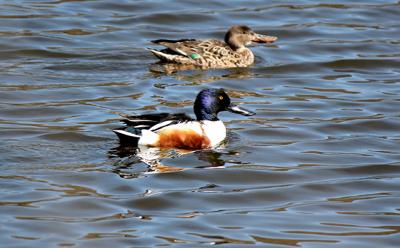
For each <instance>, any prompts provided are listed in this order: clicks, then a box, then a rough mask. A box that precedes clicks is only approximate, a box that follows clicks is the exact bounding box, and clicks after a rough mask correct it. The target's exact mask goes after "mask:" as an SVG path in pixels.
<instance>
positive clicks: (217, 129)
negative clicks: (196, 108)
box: [203, 121, 226, 147]
mask: <svg viewBox="0 0 400 248" xmlns="http://www.w3.org/2000/svg"><path fill="white" fill-rule="evenodd" d="M203 131H204V134H205V135H206V136H207V137H208V139H209V140H210V142H211V146H212V147H213V146H216V145H218V144H219V143H221V142H222V141H224V139H225V138H226V128H225V125H224V123H223V122H222V121H203Z"/></svg>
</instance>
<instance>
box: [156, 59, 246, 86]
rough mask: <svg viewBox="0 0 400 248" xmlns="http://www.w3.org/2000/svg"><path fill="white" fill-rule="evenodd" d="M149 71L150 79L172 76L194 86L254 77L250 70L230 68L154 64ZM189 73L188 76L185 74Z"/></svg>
mask: <svg viewBox="0 0 400 248" xmlns="http://www.w3.org/2000/svg"><path fill="white" fill-rule="evenodd" d="M149 71H150V73H151V76H152V77H155V76H156V75H160V74H167V75H172V76H174V77H175V78H176V79H178V80H181V81H188V82H191V83H194V84H200V83H210V82H214V81H218V80H223V79H247V78H252V77H254V75H253V72H252V71H251V69H250V68H246V67H240V68H230V69H222V70H208V71H205V70H202V69H201V68H199V67H197V66H193V65H181V64H164V63H160V62H157V63H154V64H152V65H150V67H149ZM188 71H190V73H189V74H185V72H188Z"/></svg>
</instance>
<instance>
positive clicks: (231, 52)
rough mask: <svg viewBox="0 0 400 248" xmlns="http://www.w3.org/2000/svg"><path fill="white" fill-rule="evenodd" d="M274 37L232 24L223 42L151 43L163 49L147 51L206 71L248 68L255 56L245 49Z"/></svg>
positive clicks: (187, 40)
mask: <svg viewBox="0 0 400 248" xmlns="http://www.w3.org/2000/svg"><path fill="white" fill-rule="evenodd" d="M276 40H277V37H273V36H267V35H261V34H257V33H255V32H254V31H253V30H252V29H251V28H249V27H247V26H239V25H235V26H232V27H231V28H229V30H228V32H227V33H226V34H225V41H221V40H215V39H208V40H195V39H180V40H165V39H160V40H154V41H152V42H153V43H155V44H158V45H162V46H165V47H166V48H165V49H163V50H155V49H149V50H150V51H151V52H152V53H153V54H154V55H155V56H156V57H158V58H159V59H160V60H161V61H163V62H168V63H176V64H181V65H193V66H198V67H201V68H203V69H206V68H232V67H247V66H249V65H251V64H253V63H254V55H253V53H252V52H251V50H250V49H249V48H247V47H246V46H248V45H250V44H251V43H252V42H257V43H272V42H274V41H276Z"/></svg>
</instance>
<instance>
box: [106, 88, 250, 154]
mask: <svg viewBox="0 0 400 248" xmlns="http://www.w3.org/2000/svg"><path fill="white" fill-rule="evenodd" d="M193 110H194V113H195V115H196V119H192V118H191V117H190V116H188V115H186V114H184V113H174V114H171V113H155V114H153V113H151V114H143V115H135V116H126V117H125V118H124V119H122V120H121V121H122V122H123V123H125V126H123V127H119V128H117V129H114V130H113V132H114V133H115V134H116V135H117V136H118V138H119V140H120V143H121V144H126V145H130V146H137V147H143V146H144V147H159V148H178V149H187V150H197V149H207V148H213V147H216V146H218V145H219V144H221V143H222V142H223V141H224V140H225V138H226V127H225V125H224V123H223V122H222V121H221V120H220V119H218V113H220V112H221V111H229V112H232V113H236V114H241V115H244V116H252V115H255V113H254V112H252V111H250V110H247V109H245V108H242V107H239V106H238V105H236V104H234V103H232V102H231V99H230V98H229V96H228V94H227V93H226V92H225V90H224V89H210V88H208V89H203V90H201V91H200V92H199V93H198V94H197V96H196V100H195V101H194V105H193Z"/></svg>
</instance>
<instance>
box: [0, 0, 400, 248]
mask: <svg viewBox="0 0 400 248" xmlns="http://www.w3.org/2000/svg"><path fill="white" fill-rule="evenodd" d="M399 16H400V2H399V1H355V2H351V1H330V2H327V1H320V2H318V1H306V0H302V1H212V0H206V1H192V0H189V1H184V0H179V1H169V2H167V1H159V0H149V1H133V0H132V1H128V0H125V1H111V0H107V1H106V0H105V1H84V0H82V1H79V0H78V1H66V0H65V1H64V0H60V1H53V0H50V1H45V0H42V1H36V0H30V1H16V0H14V1H5V0H3V1H1V2H0V23H1V24H0V244H1V245H4V246H6V247H57V246H60V247H112V246H113V247H153V246H172V247H202V246H203V247H208V246H210V245H222V246H225V247H253V246H259V247H292V246H301V247H371V248H376V247H398V245H399V243H400V190H399V189H400V24H399V23H400V22H399ZM233 24H247V25H249V26H251V27H253V29H254V30H255V31H257V32H259V33H265V34H269V35H274V36H278V37H279V40H278V41H277V42H276V43H274V44H268V45H265V46H260V45H258V46H254V47H252V50H253V52H254V53H255V56H256V62H255V64H254V65H253V66H251V67H249V68H238V69H225V70H208V71H201V70H187V71H179V72H174V73H163V72H162V71H160V70H158V67H159V65H157V64H155V62H156V61H157V60H156V59H155V58H154V57H153V56H152V55H151V54H149V52H148V51H146V50H145V49H144V48H146V47H153V45H152V44H151V43H150V40H152V39H157V38H168V39H178V38H222V37H223V35H224V33H225V31H226V30H227V28H228V27H229V26H231V25H233ZM206 87H215V88H220V87H223V88H225V89H226V90H227V91H228V92H229V94H230V95H231V96H232V98H233V100H234V101H235V102H238V103H241V104H243V106H245V107H246V108H248V109H250V110H252V111H255V112H257V115H256V116H252V117H249V118H247V117H242V116H238V115H233V114H230V113H222V114H221V115H220V117H221V119H223V120H224V121H225V123H226V125H227V128H228V139H227V142H226V143H225V144H224V145H222V146H221V147H218V148H216V149H212V150H204V151H194V152H184V151H174V150H166V151H158V150H154V149H149V150H146V151H140V152H138V153H137V154H135V150H134V149H131V148H126V147H119V143H118V139H117V137H116V136H115V135H114V134H113V133H112V131H111V130H112V129H113V128H115V127H118V126H120V123H119V119H120V116H119V114H121V113H130V114H134V113H135V114H140V113H147V112H151V111H160V112H165V111H170V112H181V111H183V112H185V113H187V114H192V101H193V99H194V97H195V96H196V94H197V92H198V91H199V90H201V89H203V88H206Z"/></svg>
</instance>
